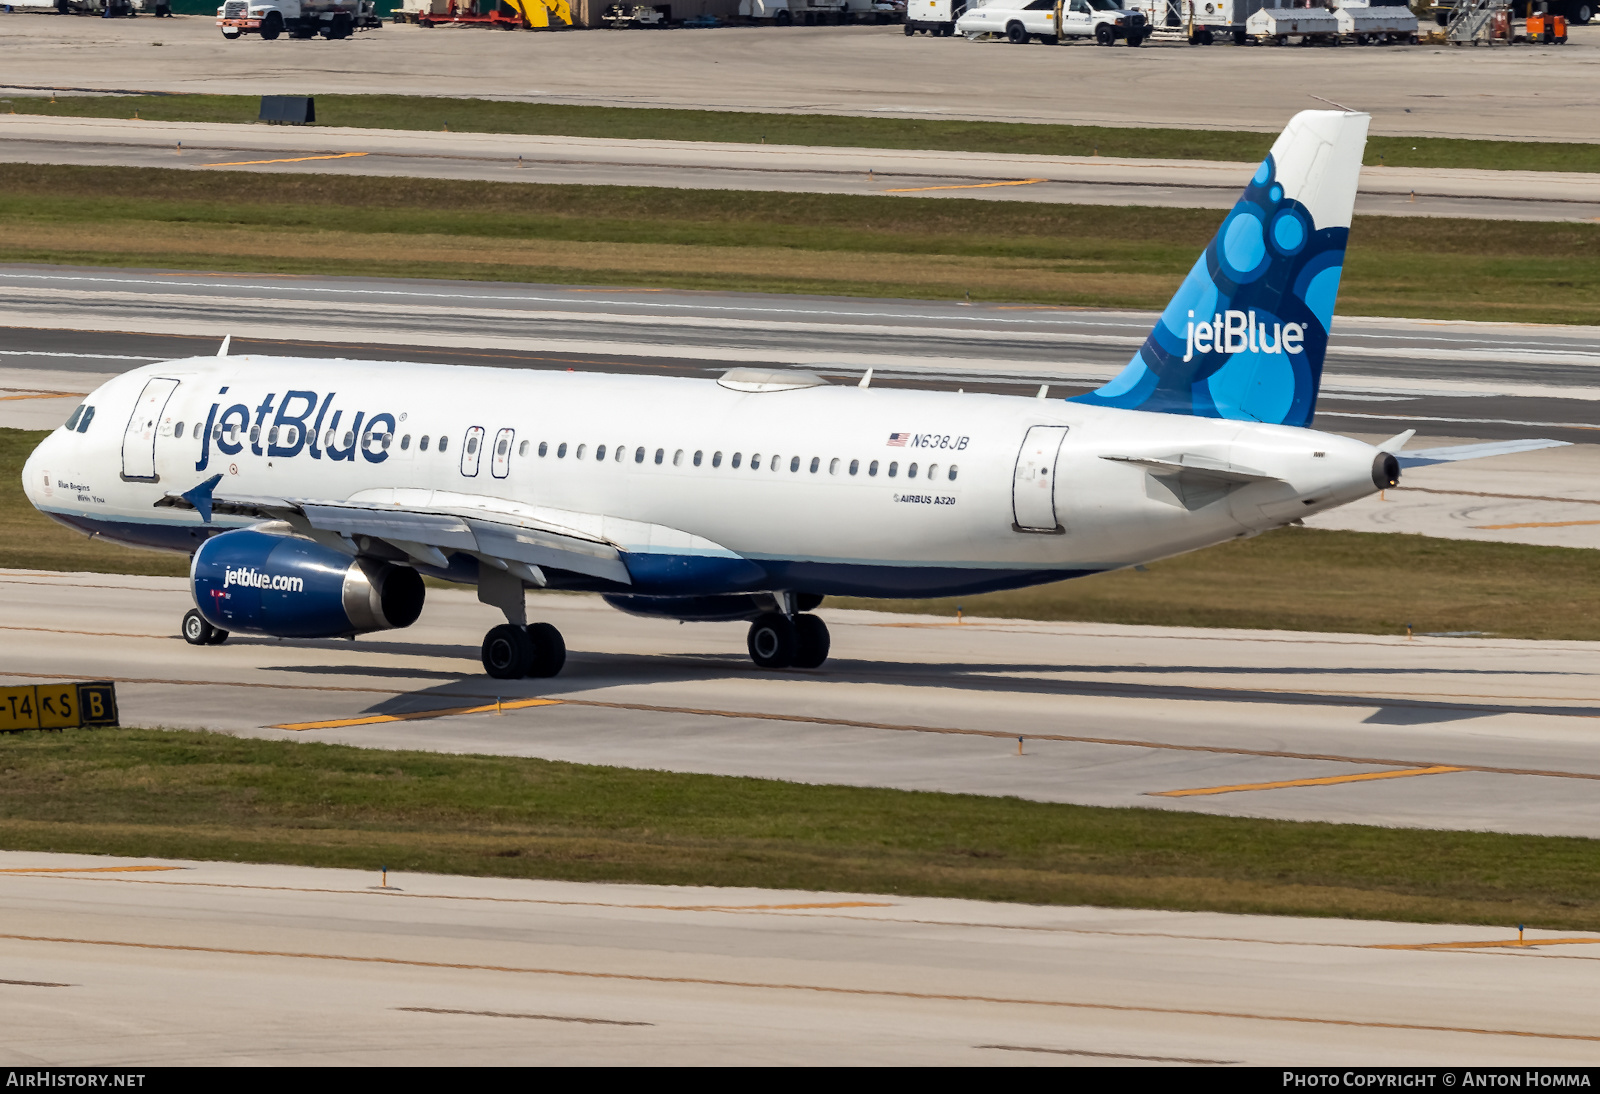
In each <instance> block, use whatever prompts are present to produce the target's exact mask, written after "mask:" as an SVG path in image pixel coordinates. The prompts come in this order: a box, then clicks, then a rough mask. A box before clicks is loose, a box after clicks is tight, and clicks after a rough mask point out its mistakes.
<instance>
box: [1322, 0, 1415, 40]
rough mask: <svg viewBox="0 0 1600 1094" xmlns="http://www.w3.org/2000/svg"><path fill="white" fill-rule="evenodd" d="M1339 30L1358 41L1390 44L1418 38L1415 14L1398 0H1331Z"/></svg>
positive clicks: (1350, 38) (1346, 36)
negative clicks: (1383, 0)
mask: <svg viewBox="0 0 1600 1094" xmlns="http://www.w3.org/2000/svg"><path fill="white" fill-rule="evenodd" d="M1333 4H1334V13H1333V15H1334V18H1335V19H1336V20H1337V21H1338V23H1339V33H1340V34H1342V35H1344V37H1345V38H1346V39H1348V40H1349V41H1353V42H1355V43H1356V44H1357V45H1362V46H1364V45H1389V44H1392V43H1407V44H1411V45H1415V44H1416V41H1417V17H1416V16H1415V15H1413V14H1412V13H1411V9H1410V8H1407V7H1402V6H1400V5H1398V4H1370V3H1368V2H1367V0H1333Z"/></svg>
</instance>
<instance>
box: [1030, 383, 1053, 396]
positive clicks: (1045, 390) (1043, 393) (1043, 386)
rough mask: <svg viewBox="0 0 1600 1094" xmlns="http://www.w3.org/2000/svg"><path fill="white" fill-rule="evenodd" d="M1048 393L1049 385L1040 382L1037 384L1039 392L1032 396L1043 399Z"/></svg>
mask: <svg viewBox="0 0 1600 1094" xmlns="http://www.w3.org/2000/svg"><path fill="white" fill-rule="evenodd" d="M1049 394H1050V385H1049V384H1040V385H1039V394H1038V395H1036V396H1034V398H1036V399H1043V398H1044V397H1045V396H1047V395H1049Z"/></svg>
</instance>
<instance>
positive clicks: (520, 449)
mask: <svg viewBox="0 0 1600 1094" xmlns="http://www.w3.org/2000/svg"><path fill="white" fill-rule="evenodd" d="M531 443H532V442H531V441H523V442H522V443H521V444H519V445H517V455H519V456H526V455H527V454H528V445H529V444H531ZM400 447H401V448H404V447H405V445H401V446H400Z"/></svg>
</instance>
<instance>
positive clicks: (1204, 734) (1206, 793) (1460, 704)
mask: <svg viewBox="0 0 1600 1094" xmlns="http://www.w3.org/2000/svg"><path fill="white" fill-rule="evenodd" d="M0 597H3V599H4V601H5V604H6V613H5V620H4V622H3V623H0V634H4V635H5V636H7V637H6V641H7V645H8V651H9V652H8V655H7V657H6V661H5V664H4V666H3V667H0V677H3V678H7V679H9V680H14V681H16V682H21V683H27V682H40V681H48V680H50V679H62V678H70V679H110V680H113V681H116V682H117V686H118V695H119V701H120V704H121V710H122V720H123V722H124V723H125V724H128V725H149V726H172V727H184V728H207V729H215V730H221V731H226V732H231V733H240V734H246V735H251V736H264V737H269V738H278V739H283V740H295V741H338V742H343V743H348V744H354V745H359V746H362V747H373V748H409V749H423V750H434V751H447V752H464V753H481V754H500V755H517V756H538V757H543V758H547V759H560V760H570V761H575V762H582V763H594V764H605V765H615V766H622V767H641V768H655V769H662V770H673V771H697V772H705V773H710V774H724V775H749V776H756V777H764V778H777V779H785V780H791V781H798V782H811V783H836V784H844V785H855V786H888V787H898V788H902V789H911V790H938V791H947V792H962V793H974V794H995V795H1015V796H1019V797H1024V798H1031V799H1036V800H1040V801H1057V802H1073V803H1078V804H1085V805H1116V806H1145V807H1152V808H1162V809H1185V810H1196V811H1202V812H1208V813H1222V814H1230V815H1237V816H1254V817H1275V818H1283V819H1294V820H1325V821H1334V822H1346V823H1366V824H1388V825H1398V826H1403V827H1426V828H1456V829H1484V830H1492V831H1503V832H1528V833H1537V834H1547V835H1574V836H1588V837H1597V836H1600V794H1597V793H1596V788H1597V785H1600V749H1596V747H1595V743H1596V740H1597V737H1596V734H1597V732H1600V730H1597V729H1596V726H1597V724H1600V723H1597V719H1600V668H1597V665H1600V659H1597V657H1596V653H1597V649H1596V646H1595V645H1594V644H1592V643H1583V642H1526V641H1507V640H1497V639H1493V638H1435V637H1418V638H1416V639H1413V640H1409V641H1408V640H1407V639H1406V638H1404V637H1403V636H1395V637H1383V636H1368V635H1317V634H1302V633H1294V632H1273V631H1261V632H1253V631H1225V630H1200V629H1184V628H1154V627H1124V626H1110V625H1099V624H1074V623H1038V622H1028V621H1017V620H967V621H966V622H963V623H961V624H955V623H953V622H951V621H950V620H947V619H940V618H937V617H928V616H900V615H889V614H882V613H873V612H853V611H825V612H824V613H823V615H824V617H825V618H827V619H828V620H829V624H830V627H831V628H832V631H833V654H832V657H831V658H830V660H829V661H828V663H827V664H826V665H825V666H824V667H823V668H821V669H819V670H815V671H798V670H796V671H788V672H776V673H774V672H763V671H760V670H757V669H756V668H755V667H754V666H753V665H752V664H751V663H750V661H749V659H748V656H747V655H746V653H745V649H744V638H745V625H744V624H742V623H732V624H694V625H679V624H676V623H673V622H670V621H664V620H646V619H636V618H633V617H630V616H625V615H622V614H621V613H618V612H616V611H614V610H612V609H611V608H609V607H607V606H606V605H605V604H604V603H602V602H601V601H600V599H599V598H598V597H591V596H580V595H571V594H534V595H532V596H531V597H530V605H529V614H530V617H532V618H539V619H544V620H548V621H549V622H551V623H554V624H555V625H556V626H557V627H559V628H560V630H561V631H562V633H563V634H564V635H565V636H566V641H567V646H568V650H569V655H568V660H567V667H566V668H565V670H564V671H563V672H562V674H561V675H560V676H559V677H556V678H554V679H550V680H522V681H512V682H506V681H495V680H491V679H490V678H489V677H487V676H485V675H484V674H483V671H482V667H481V665H480V663H479V660H478V657H479V644H480V643H481V641H482V638H483V634H484V632H485V631H486V630H488V628H489V627H491V626H493V625H495V624H496V623H498V622H499V621H500V619H501V617H500V615H499V614H498V612H496V611H495V610H494V609H491V608H488V607H486V606H484V605H481V604H479V603H478V602H477V601H476V599H475V598H474V597H473V594H472V593H470V592H458V591H456V590H429V593H428V605H427V608H426V609H425V611H424V613H423V616H422V619H421V620H420V621H419V622H418V623H417V624H415V625H414V626H412V627H411V628H409V629H407V630H404V631H397V632H385V633H381V634H376V635H370V636H364V637H362V638H360V639H357V640H355V641H347V640H339V639H330V640H326V641H287V640H286V641H279V640H276V639H258V638H251V637H236V638H230V639H229V640H228V642H227V644H225V645H223V646H216V647H198V648H197V647H192V646H189V645H187V644H185V643H184V642H183V640H182V639H181V638H180V637H179V636H178V622H179V619H180V618H181V617H182V615H183V613H184V611H186V610H187V609H188V608H189V607H190V606H191V603H192V602H191V600H190V594H189V592H188V589H187V583H186V582H185V581H184V580H183V579H180V578H144V577H125V576H116V575H93V574H62V573H50V572H42V571H0ZM535 699H537V700H554V701H553V702H540V703H528V702H526V701H527V700H535ZM497 703H498V707H497ZM508 704H509V706H508ZM1019 737H1021V738H1022V741H1021V742H1020V754H1019V741H1018V738H1019Z"/></svg>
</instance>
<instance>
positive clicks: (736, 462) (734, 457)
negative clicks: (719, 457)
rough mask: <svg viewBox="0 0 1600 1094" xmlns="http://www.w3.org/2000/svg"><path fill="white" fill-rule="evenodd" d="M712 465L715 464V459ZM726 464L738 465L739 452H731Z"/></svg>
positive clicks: (735, 466)
mask: <svg viewBox="0 0 1600 1094" xmlns="http://www.w3.org/2000/svg"><path fill="white" fill-rule="evenodd" d="M713 466H715V461H713ZM728 466H729V467H734V468H737V467H738V466H739V453H737V452H735V453H734V454H733V459H732V460H730V461H729V463H728Z"/></svg>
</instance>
